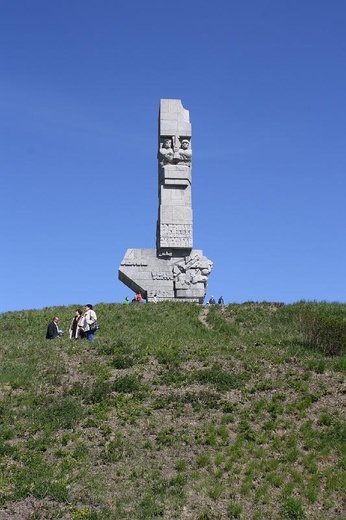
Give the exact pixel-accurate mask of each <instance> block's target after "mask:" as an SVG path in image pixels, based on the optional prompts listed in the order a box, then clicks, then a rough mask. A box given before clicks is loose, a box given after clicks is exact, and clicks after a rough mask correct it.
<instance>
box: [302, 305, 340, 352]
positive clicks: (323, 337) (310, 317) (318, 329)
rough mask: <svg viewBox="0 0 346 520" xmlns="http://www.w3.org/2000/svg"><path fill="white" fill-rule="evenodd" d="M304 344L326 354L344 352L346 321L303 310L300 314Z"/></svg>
mask: <svg viewBox="0 0 346 520" xmlns="http://www.w3.org/2000/svg"><path fill="white" fill-rule="evenodd" d="M300 323H301V327H302V332H303V338H304V342H305V343H306V345H307V346H308V347H309V348H311V349H313V350H317V351H318V352H322V353H323V354H324V355H326V356H340V355H342V354H345V353H346V323H345V322H344V321H341V319H340V318H336V317H334V316H327V315H319V314H315V313H314V312H311V311H310V312H305V313H303V314H302V315H301V316H300Z"/></svg>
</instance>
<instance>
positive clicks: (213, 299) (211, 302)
mask: <svg viewBox="0 0 346 520" xmlns="http://www.w3.org/2000/svg"><path fill="white" fill-rule="evenodd" d="M215 303H216V301H215V298H214V296H210V298H209V305H215Z"/></svg>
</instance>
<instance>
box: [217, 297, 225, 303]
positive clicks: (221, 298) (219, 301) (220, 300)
mask: <svg viewBox="0 0 346 520" xmlns="http://www.w3.org/2000/svg"><path fill="white" fill-rule="evenodd" d="M217 303H218V305H225V302H224V301H223V297H222V296H220V298H219V299H218V301H217Z"/></svg>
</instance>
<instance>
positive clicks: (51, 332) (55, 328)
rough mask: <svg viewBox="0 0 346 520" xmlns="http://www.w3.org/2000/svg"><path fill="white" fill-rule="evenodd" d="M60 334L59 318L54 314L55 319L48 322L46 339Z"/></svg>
mask: <svg viewBox="0 0 346 520" xmlns="http://www.w3.org/2000/svg"><path fill="white" fill-rule="evenodd" d="M59 335H60V329H59V318H58V316H54V318H53V320H52V321H51V322H50V323H49V324H48V328H47V334H46V339H54V338H57V337H58V336H59Z"/></svg>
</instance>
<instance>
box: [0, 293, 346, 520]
mask: <svg viewBox="0 0 346 520" xmlns="http://www.w3.org/2000/svg"><path fill="white" fill-rule="evenodd" d="M74 308H75V307H69V308H66V307H59V308H46V309H43V310H33V311H22V312H10V313H5V314H2V315H0V356H1V363H0V398H1V400H0V409H1V430H0V452H1V468H0V500H1V502H0V520H9V519H11V520H16V519H18V520H19V519H36V520H38V519H52V520H56V519H72V520H111V519H112V520H115V519H116V520H118V519H130V520H136V519H138V520H144V519H156V518H163V519H183V520H188V519H189V520H214V519H215V520H216V519H227V518H240V519H257V520H260V519H266V520H269V519H297V518H302V519H303V518H307V519H314V520H315V519H320V520H326V519H339V520H340V519H345V518H346V501H345V496H346V452H345V446H346V432H345V410H346V406H345V404H346V388H345V372H346V357H345V354H346V350H345V345H346V335H345V327H346V321H345V320H346V305H343V304H327V303H323V302H320V303H316V302H315V303H314V302H310V303H309V302H300V303H297V304H294V305H284V306H281V305H275V304H270V303H251V302H249V303H245V304H242V305H228V306H226V307H223V308H220V307H218V306H210V307H209V308H208V307H205V308H203V307H200V306H198V305H194V304H189V303H159V304H157V305H155V304H131V305H129V306H123V305H117V304H114V305H112V304H99V305H97V306H96V307H95V310H96V311H97V314H98V318H99V321H100V323H101V329H100V331H98V333H97V337H96V340H95V342H94V343H91V342H88V341H86V340H78V341H74V340H69V339H68V337H67V334H66V335H65V336H63V337H62V338H57V339H56V340H52V341H47V340H45V332H46V327H47V324H48V322H49V321H50V320H51V319H52V317H53V316H54V315H56V314H57V315H58V316H59V317H60V320H61V322H60V323H61V325H62V328H63V329H64V330H67V329H68V325H69V323H70V321H71V319H72V317H73V315H74ZM331 354H333V355H331Z"/></svg>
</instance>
